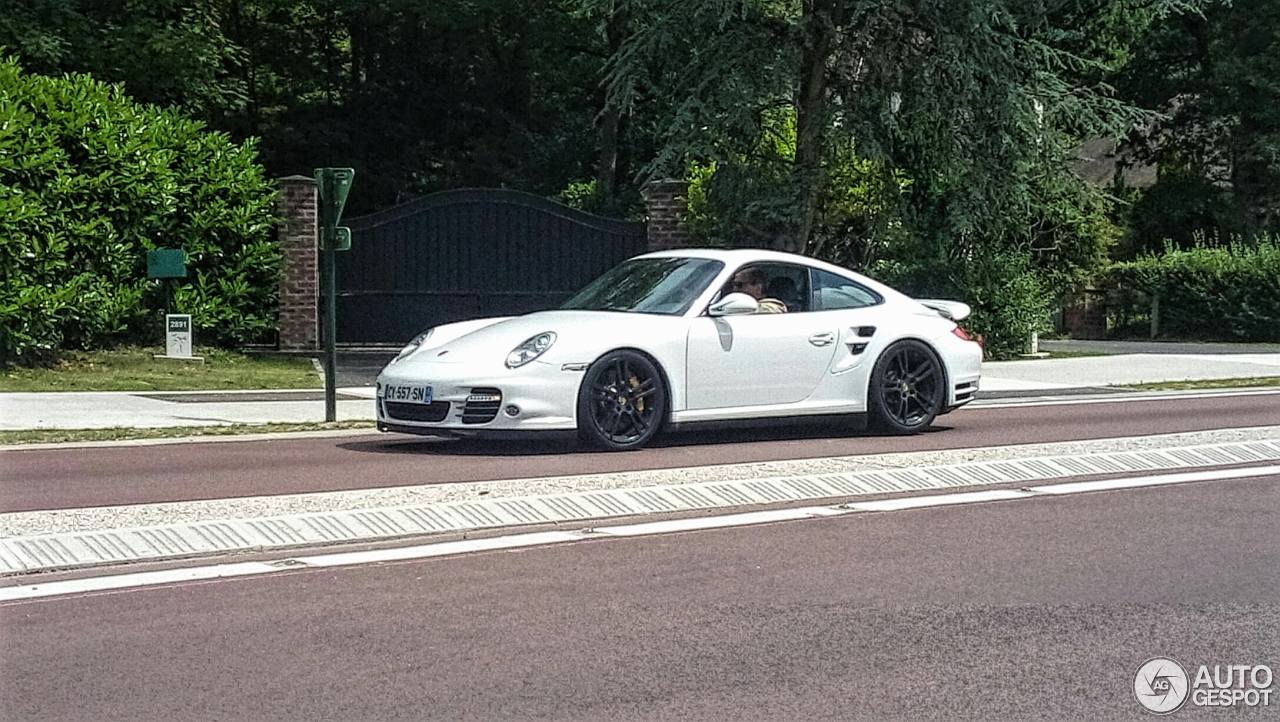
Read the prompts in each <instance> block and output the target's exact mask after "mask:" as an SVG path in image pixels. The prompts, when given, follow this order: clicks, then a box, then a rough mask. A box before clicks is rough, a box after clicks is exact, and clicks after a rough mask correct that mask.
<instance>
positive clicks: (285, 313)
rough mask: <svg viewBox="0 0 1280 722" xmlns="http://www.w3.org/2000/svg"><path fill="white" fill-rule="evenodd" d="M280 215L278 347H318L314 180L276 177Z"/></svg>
mask: <svg viewBox="0 0 1280 722" xmlns="http://www.w3.org/2000/svg"><path fill="white" fill-rule="evenodd" d="M279 188H280V194H279V196H278V198H277V200H276V215H277V216H278V217H279V218H280V230H279V234H280V235H279V238H280V248H281V250H282V251H283V253H284V260H283V262H282V264H281V274H280V321H279V337H278V338H279V340H278V342H277V344H278V345H279V347H280V349H281V350H295V351H316V350H319V348H320V314H319V306H320V244H319V225H318V220H317V218H318V216H317V212H318V210H319V201H318V199H317V193H316V181H315V179H314V178H308V177H306V176H302V175H293V176H289V177H287V178H281V179H280V180H279Z"/></svg>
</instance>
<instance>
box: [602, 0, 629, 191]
mask: <svg viewBox="0 0 1280 722" xmlns="http://www.w3.org/2000/svg"><path fill="white" fill-rule="evenodd" d="M629 26H630V15H629V13H628V12H627V9H626V7H625V4H624V3H622V2H615V3H614V5H613V9H612V10H611V11H610V13H609V18H608V19H607V20H606V21H605V24H604V36H605V42H607V43H608V44H609V57H615V56H616V55H617V54H618V51H619V50H620V49H621V48H622V41H623V40H624V39H625V38H626V36H627V30H628V28H629ZM600 96H601V97H602V98H603V100H602V103H603V106H602V109H601V111H600V118H599V125H598V126H597V128H596V140H597V142H598V144H599V148H600V156H599V158H598V160H597V163H596V193H599V194H600V195H601V196H602V197H603V198H606V199H608V198H613V196H614V195H615V194H616V193H617V191H618V129H619V127H620V126H621V125H622V111H621V110H620V109H619V108H618V105H617V103H616V102H615V101H614V100H613V99H612V98H610V97H609V92H608V90H607V89H606V88H603V87H602V88H601V93H600Z"/></svg>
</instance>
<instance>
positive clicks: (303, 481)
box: [0, 394, 1280, 512]
mask: <svg viewBox="0 0 1280 722" xmlns="http://www.w3.org/2000/svg"><path fill="white" fill-rule="evenodd" d="M1278 422H1280V394H1269V395H1257V396H1230V397H1199V398H1190V399H1176V400H1174V399H1165V400H1148V401H1123V402H1112V403H1097V404H1073V405H1061V406H1044V407H1017V408H1000V407H987V408H966V409H961V410H959V411H957V412H955V413H953V414H950V415H948V416H945V417H942V418H941V419H940V420H939V422H938V423H937V425H936V426H935V428H934V429H933V430H931V431H930V432H928V433H925V434H921V435H918V436H913V437H892V436H875V435H867V434H850V433H848V432H847V431H844V430H842V429H839V428H836V429H833V428H831V427H801V428H779V427H775V428H768V429H754V430H742V431H734V432H718V433H709V432H704V433H684V434H674V435H671V436H669V437H666V438H664V439H663V440H662V442H661V443H660V444H659V445H658V446H656V447H655V448H650V449H645V450H642V451H637V452H629V453H600V452H589V451H582V450H579V449H578V448H577V447H576V446H575V444H574V443H573V442H572V441H561V442H527V443H498V442H474V441H459V440H440V439H432V438H426V437H415V436H404V435H398V434H377V435H370V436H354V437H344V438H337V439H335V438H311V439H290V440H272V441H240V442H226V443H199V444H170V445H159V446H137V445H125V446H115V447H107V448H85V449H56V450H52V449H43V450H42V449H30V450H18V451H5V452H0V512H15V511H33V510H39V509H74V508H80V507H90V506H107V505H116V504H140V503H152V502H163V501H187V500H195V499H217V498H237V497H249V496H261V495H272V494H293V493H305V492H318V491H338V490H344V489H362V488H379V487H390V486H406V485H419V484H434V483H441V484H444V483H451V482H460V481H481V480H497V479H520V478H534V477H542V476H560V475H566V474H584V473H602V472H615V471H634V470H644V469H663V468H679V467H690V466H702V465H710V464H727V463H739V462H754V461H772V460H779V459H806V458H820V457H830V456H848V455H861V454H881V453H892V452H906V451H926V450H938V449H959V448H977V447H984V446H1000V445H1010V444H1024V443H1036V442H1048V441H1071V440H1084V439H1102V438H1110V437H1116V436H1134V435H1140V434H1166V433H1175V432H1182V431H1197V430H1205V429H1224V428H1233V427H1248V426H1268V425H1273V424H1276V423H1278Z"/></svg>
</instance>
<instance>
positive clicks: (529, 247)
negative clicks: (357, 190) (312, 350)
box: [337, 190, 645, 344]
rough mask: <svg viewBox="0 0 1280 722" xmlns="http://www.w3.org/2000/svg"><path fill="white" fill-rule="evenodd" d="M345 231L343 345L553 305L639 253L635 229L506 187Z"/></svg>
mask: <svg viewBox="0 0 1280 722" xmlns="http://www.w3.org/2000/svg"><path fill="white" fill-rule="evenodd" d="M345 225H347V226H349V227H350V228H351V250H350V251H347V252H344V253H339V254H337V255H338V268H337V284H338V298H337V306H338V312H337V324H338V333H337V340H338V342H339V343H343V344H381V343H403V342H405V341H407V340H408V339H409V338H410V337H412V336H413V335H414V334H415V333H417V332H418V331H421V330H422V329H424V328H427V327H429V326H435V325H438V324H442V323H449V322H452V321H461V320H465V319H470V318H483V317H485V316H506V315H516V314H522V313H528V312H531V311H538V310H543V309H548V308H555V307H556V306H558V305H560V304H561V303H563V302H564V301H565V300H567V299H568V298H569V297H570V296H572V295H573V294H574V293H576V292H577V291H578V290H580V289H581V288H582V287H583V286H585V285H586V284H587V283H589V282H591V280H592V279H594V278H595V277H596V276H598V275H600V274H601V273H603V272H605V271H606V270H608V269H609V268H611V267H613V266H614V265H617V264H618V263H619V262H621V261H623V260H625V259H627V258H630V257H631V256H634V255H637V254H639V253H643V252H644V250H645V226H644V223H641V222H628V221H618V220H613V219H609V218H602V217H600V216H595V215H592V214H590V213H584V212H582V211H579V210H576V209H574V208H570V207H568V206H564V205H561V204H559V203H555V202H553V201H548V200H546V199H544V198H540V197H538V196H535V195H531V194H529V193H521V192H519V191H509V190H456V191H444V192H441V193H434V194H432V195H429V196H426V197H423V198H419V199H418V200H415V201H412V202H409V203H405V204H403V205H400V206H396V207H395V208H389V209H387V210H385V211H379V212H377V213H371V214H369V215H367V216H361V217H359V218H352V219H349V220H346V222H345Z"/></svg>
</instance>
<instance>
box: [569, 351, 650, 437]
mask: <svg viewBox="0 0 1280 722" xmlns="http://www.w3.org/2000/svg"><path fill="white" fill-rule="evenodd" d="M666 414H667V392H666V389H665V388H664V387H663V385H662V376H661V374H659V372H658V367H657V366H655V365H654V363H653V362H652V361H650V360H649V359H648V358H647V357H645V356H644V355H642V354H639V353H636V352H635V351H613V352H611V353H608V354H605V355H604V356H602V357H601V358H600V360H598V361H596V362H595V363H594V364H592V365H591V367H590V368H588V369H587V375H586V377H585V378H583V380H582V388H581V390H580V391H579V392H578V438H580V439H581V440H582V441H584V442H585V443H588V444H591V445H592V446H599V447H603V448H605V449H611V450H615V451H625V450H627V449H638V448H640V447H641V446H644V445H645V444H646V443H648V442H649V440H650V439H652V438H653V437H654V436H655V435H656V434H657V433H658V431H659V430H660V429H661V427H662V423H663V422H664V421H665V420H666Z"/></svg>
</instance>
